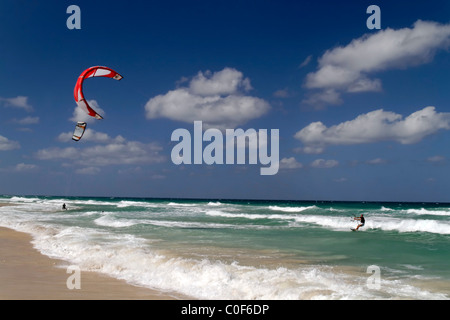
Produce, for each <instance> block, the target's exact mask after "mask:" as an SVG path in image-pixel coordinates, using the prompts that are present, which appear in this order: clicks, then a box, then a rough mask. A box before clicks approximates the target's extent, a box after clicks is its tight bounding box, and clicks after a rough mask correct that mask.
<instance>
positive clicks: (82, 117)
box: [69, 100, 105, 123]
mask: <svg viewBox="0 0 450 320" xmlns="http://www.w3.org/2000/svg"><path fill="white" fill-rule="evenodd" d="M88 103H89V105H90V106H91V108H92V109H94V110H95V111H97V113H98V114H100V115H101V116H104V115H105V111H104V110H103V109H102V108H100V106H99V105H98V103H97V101H96V100H88ZM69 120H70V121H73V122H78V121H82V122H86V123H93V122H95V121H98V120H97V119H95V118H94V117H91V116H90V115H88V114H87V113H86V112H85V111H84V110H83V109H81V108H80V107H78V106H76V107H75V109H74V110H73V114H72V118H70V119H69Z"/></svg>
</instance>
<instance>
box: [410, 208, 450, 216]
mask: <svg viewBox="0 0 450 320" xmlns="http://www.w3.org/2000/svg"><path fill="white" fill-rule="evenodd" d="M406 212H407V213H411V214H417V215H433V216H450V211H446V210H427V209H425V208H421V209H408V210H406Z"/></svg>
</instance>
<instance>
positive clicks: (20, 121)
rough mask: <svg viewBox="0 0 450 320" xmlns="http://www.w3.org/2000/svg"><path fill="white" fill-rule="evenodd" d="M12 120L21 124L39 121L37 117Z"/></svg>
mask: <svg viewBox="0 0 450 320" xmlns="http://www.w3.org/2000/svg"><path fill="white" fill-rule="evenodd" d="M14 122H15V123H18V124H21V125H29V124H37V123H39V117H25V118H22V119H16V120H14Z"/></svg>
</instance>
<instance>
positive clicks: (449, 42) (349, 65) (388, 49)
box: [303, 20, 450, 105]
mask: <svg viewBox="0 0 450 320" xmlns="http://www.w3.org/2000/svg"><path fill="white" fill-rule="evenodd" d="M449 46H450V24H445V25H444V24H439V23H436V22H427V21H421V20H418V21H417V22H416V23H414V25H413V27H412V28H403V29H398V30H393V29H390V28H387V29H384V30H381V31H378V32H377V33H375V34H370V35H365V36H363V37H361V38H359V39H355V40H353V41H352V42H351V43H349V44H348V45H346V46H341V47H337V48H334V49H331V50H328V51H326V52H325V54H324V55H323V56H322V57H320V58H319V67H318V70H317V71H315V72H311V73H309V74H308V75H307V77H306V83H305V86H306V87H307V88H309V89H320V90H321V91H320V92H318V93H315V94H314V96H315V98H314V99H312V98H309V99H305V100H304V101H303V102H304V103H306V104H310V105H314V103H317V102H321V103H328V104H340V103H341V100H340V98H339V97H340V94H341V93H342V92H350V93H351V92H367V91H380V90H382V84H381V81H380V80H379V79H373V78H370V76H371V75H372V74H373V73H376V72H380V71H385V70H391V69H404V68H407V67H411V66H417V65H421V64H425V63H428V62H430V61H432V59H433V58H434V55H435V53H436V52H437V51H438V50H439V49H446V48H448V47H449ZM330 90H333V91H330ZM330 92H334V93H335V94H337V95H338V96H337V97H336V96H335V97H334V99H330ZM322 95H324V96H325V97H323V98H322ZM327 97H328V98H327ZM327 100H328V101H327Z"/></svg>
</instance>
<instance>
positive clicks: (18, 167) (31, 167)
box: [13, 163, 37, 172]
mask: <svg viewBox="0 0 450 320" xmlns="http://www.w3.org/2000/svg"><path fill="white" fill-rule="evenodd" d="M36 168H37V166H36V165H34V164H26V163H19V164H17V165H16V166H15V167H14V169H13V170H14V171H16V172H25V171H31V170H34V169H36Z"/></svg>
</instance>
